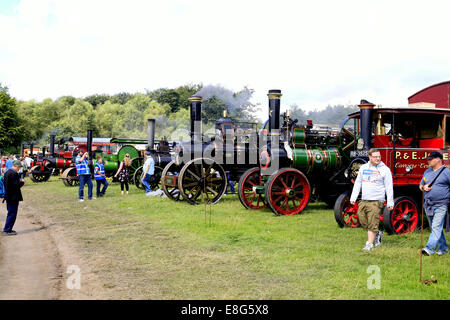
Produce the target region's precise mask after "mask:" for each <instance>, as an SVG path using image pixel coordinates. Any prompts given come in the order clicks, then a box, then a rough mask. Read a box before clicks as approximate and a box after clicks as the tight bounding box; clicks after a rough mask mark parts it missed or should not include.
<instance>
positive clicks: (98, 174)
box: [94, 155, 108, 197]
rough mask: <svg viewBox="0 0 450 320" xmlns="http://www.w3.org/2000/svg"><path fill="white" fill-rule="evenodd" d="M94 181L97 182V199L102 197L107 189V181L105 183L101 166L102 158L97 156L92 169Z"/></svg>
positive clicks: (103, 170)
mask: <svg viewBox="0 0 450 320" xmlns="http://www.w3.org/2000/svg"><path fill="white" fill-rule="evenodd" d="M94 179H95V181H96V182H97V197H103V196H104V195H105V192H106V188H108V181H106V175H105V166H104V165H103V158H102V156H101V155H98V156H97V162H96V163H95V167H94ZM102 184H103V189H102V190H101V191H100V187H101V186H102Z"/></svg>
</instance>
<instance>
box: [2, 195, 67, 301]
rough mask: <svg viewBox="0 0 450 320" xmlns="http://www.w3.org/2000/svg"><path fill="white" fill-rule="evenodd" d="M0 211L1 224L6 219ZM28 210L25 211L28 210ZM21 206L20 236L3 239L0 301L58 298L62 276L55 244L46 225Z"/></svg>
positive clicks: (17, 222)
mask: <svg viewBox="0 0 450 320" xmlns="http://www.w3.org/2000/svg"><path fill="white" fill-rule="evenodd" d="M5 207H6V206H5V205H4V204H3V205H1V208H0V225H1V228H2V231H3V226H4V223H5V218H6V208H5ZM24 209H25V210H24ZM28 210H29V208H27V207H26V206H23V205H22V203H21V205H20V206H19V216H18V218H17V221H16V224H15V226H14V230H16V231H17V233H18V234H17V235H16V236H1V238H0V287H1V289H0V300H5V299H8V300H9V299H27V300H28V299H58V298H59V292H60V288H61V282H62V281H61V280H62V273H61V271H60V262H59V255H58V251H57V250H56V246H55V243H54V241H53V239H52V237H51V236H50V232H49V230H48V228H47V227H46V226H43V225H42V224H41V223H40V222H38V221H37V220H36V219H35V217H34V216H33V215H30V214H29V213H27V211H28Z"/></svg>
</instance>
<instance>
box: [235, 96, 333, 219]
mask: <svg viewBox="0 0 450 320" xmlns="http://www.w3.org/2000/svg"><path fill="white" fill-rule="evenodd" d="M268 97H269V123H268V124H269V128H268V130H269V132H268V136H267V144H266V145H265V146H264V147H262V148H261V152H260V167H253V168H250V169H248V170H247V171H246V172H245V173H244V174H243V175H242V176H241V179H240V181H239V199H240V201H241V203H242V204H243V205H244V207H246V208H247V209H254V210H258V209H263V208H265V207H266V206H269V207H270V209H271V210H272V211H273V212H274V213H275V214H277V215H282V214H284V215H294V214H298V213H300V212H302V210H303V209H304V208H305V207H306V205H307V204H308V201H309V200H310V198H311V196H312V195H317V196H319V197H320V198H322V200H324V201H326V202H332V200H334V199H335V197H336V196H337V195H338V194H339V193H338V192H337V191H336V190H337V189H333V188H330V181H331V180H330V178H329V177H330V176H331V177H335V176H336V175H337V174H338V173H339V169H340V168H341V166H342V158H341V156H340V154H339V151H338V148H337V132H333V131H332V130H323V131H322V132H320V131H319V130H314V129H313V126H312V123H311V122H308V124H307V125H306V126H299V125H298V124H297V120H292V119H291V118H290V113H289V111H288V112H286V113H285V114H284V115H283V124H282V127H281V130H280V98H281V91H280V90H270V91H269V93H268Z"/></svg>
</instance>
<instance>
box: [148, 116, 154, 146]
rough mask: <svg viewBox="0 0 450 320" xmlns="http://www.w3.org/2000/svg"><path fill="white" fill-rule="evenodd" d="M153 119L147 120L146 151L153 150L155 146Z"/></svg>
mask: <svg viewBox="0 0 450 320" xmlns="http://www.w3.org/2000/svg"><path fill="white" fill-rule="evenodd" d="M155 121H156V120H155V119H147V149H148V150H153V148H154V145H155Z"/></svg>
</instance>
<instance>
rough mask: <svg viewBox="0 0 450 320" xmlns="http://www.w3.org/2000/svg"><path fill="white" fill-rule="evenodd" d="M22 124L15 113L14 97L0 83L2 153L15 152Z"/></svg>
mask: <svg viewBox="0 0 450 320" xmlns="http://www.w3.org/2000/svg"><path fill="white" fill-rule="evenodd" d="M23 132H24V126H23V124H22V123H21V121H20V118H19V116H18V114H17V106H16V99H14V98H12V97H11V96H10V95H9V92H8V88H7V87H3V86H2V85H1V84H0V149H1V152H2V153H8V152H17V151H18V149H19V148H18V146H19V145H20V143H21V141H22V138H23Z"/></svg>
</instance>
